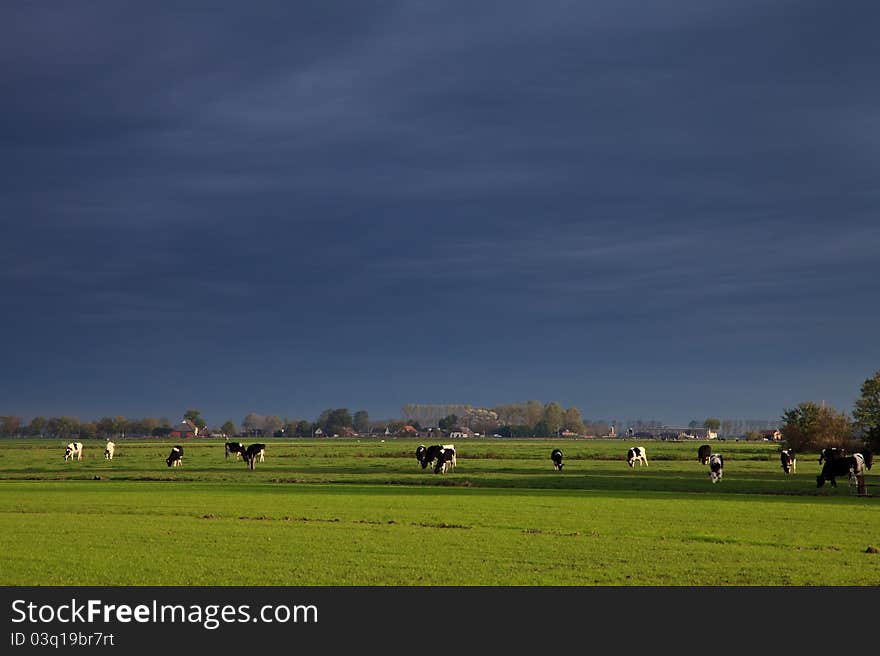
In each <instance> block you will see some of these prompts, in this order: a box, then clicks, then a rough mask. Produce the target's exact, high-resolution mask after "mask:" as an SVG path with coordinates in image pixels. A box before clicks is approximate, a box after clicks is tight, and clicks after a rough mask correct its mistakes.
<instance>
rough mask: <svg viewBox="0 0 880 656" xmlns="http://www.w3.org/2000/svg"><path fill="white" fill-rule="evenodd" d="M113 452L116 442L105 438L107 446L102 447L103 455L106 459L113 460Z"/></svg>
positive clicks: (114, 451)
mask: <svg viewBox="0 0 880 656" xmlns="http://www.w3.org/2000/svg"><path fill="white" fill-rule="evenodd" d="M114 453H116V444H115V443H114V442H111V441H110V440H107V446H105V447H104V457H105V458H106V459H107V460H113V454H114Z"/></svg>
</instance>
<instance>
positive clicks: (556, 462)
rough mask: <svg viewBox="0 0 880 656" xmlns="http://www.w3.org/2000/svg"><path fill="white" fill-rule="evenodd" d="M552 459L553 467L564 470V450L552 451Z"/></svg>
mask: <svg viewBox="0 0 880 656" xmlns="http://www.w3.org/2000/svg"><path fill="white" fill-rule="evenodd" d="M550 460H552V461H553V468H554V469H555V470H556V471H562V451H560V450H559V449H553V450H552V451H551V452H550Z"/></svg>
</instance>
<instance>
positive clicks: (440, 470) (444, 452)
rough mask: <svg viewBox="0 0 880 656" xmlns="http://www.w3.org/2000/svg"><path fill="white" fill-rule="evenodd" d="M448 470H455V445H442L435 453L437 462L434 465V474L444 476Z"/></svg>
mask: <svg viewBox="0 0 880 656" xmlns="http://www.w3.org/2000/svg"><path fill="white" fill-rule="evenodd" d="M450 469H455V445H454V444H444V445H442V446H441V447H440V450H439V451H438V452H437V462H436V463H435V464H434V473H435V474H445V473H446V472H447V471H449V470H450Z"/></svg>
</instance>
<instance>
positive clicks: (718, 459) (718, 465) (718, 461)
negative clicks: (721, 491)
mask: <svg viewBox="0 0 880 656" xmlns="http://www.w3.org/2000/svg"><path fill="white" fill-rule="evenodd" d="M723 475H724V456H722V455H721V454H720V453H713V454H712V455H710V456H709V478H710V479H712V482H713V483H717V482H718V481H720V480H721V477H722V476H723Z"/></svg>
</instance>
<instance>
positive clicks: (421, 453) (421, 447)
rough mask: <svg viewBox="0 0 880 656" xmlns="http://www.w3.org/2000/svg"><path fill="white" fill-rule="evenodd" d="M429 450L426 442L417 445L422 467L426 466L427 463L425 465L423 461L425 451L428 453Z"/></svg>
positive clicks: (417, 455)
mask: <svg viewBox="0 0 880 656" xmlns="http://www.w3.org/2000/svg"><path fill="white" fill-rule="evenodd" d="M427 451H428V447H426V446H425V445H424V444H419V445H418V446H417V447H416V460H418V462H419V464H420V465H422V469H424V468H425V465H423V464H422V463H423V462H424V460H425V453H427Z"/></svg>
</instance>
